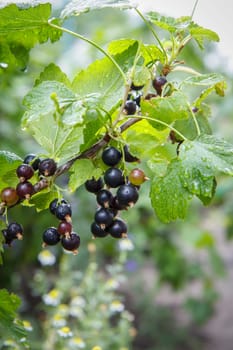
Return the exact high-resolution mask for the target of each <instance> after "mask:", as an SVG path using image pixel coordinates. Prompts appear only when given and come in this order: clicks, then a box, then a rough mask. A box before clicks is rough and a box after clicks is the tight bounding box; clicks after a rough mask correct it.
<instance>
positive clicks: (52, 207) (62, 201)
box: [49, 198, 68, 215]
mask: <svg viewBox="0 0 233 350" xmlns="http://www.w3.org/2000/svg"><path fill="white" fill-rule="evenodd" d="M59 204H68V202H67V201H66V200H65V199H58V198H55V199H54V200H53V201H52V202H51V203H50V204H49V210H50V212H51V214H53V215H55V213H56V209H57V206H58V205H59Z"/></svg>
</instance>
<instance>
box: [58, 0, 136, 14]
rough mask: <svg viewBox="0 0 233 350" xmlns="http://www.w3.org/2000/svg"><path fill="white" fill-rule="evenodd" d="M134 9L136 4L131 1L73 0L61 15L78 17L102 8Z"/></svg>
mask: <svg viewBox="0 0 233 350" xmlns="http://www.w3.org/2000/svg"><path fill="white" fill-rule="evenodd" d="M107 7H111V8H120V9H130V8H135V7H136V4H135V2H134V1H132V0H73V1H71V2H70V3H68V4H67V5H66V7H65V8H64V10H63V11H62V13H61V17H62V18H66V17H70V16H78V15H80V14H81V13H83V12H89V11H91V10H100V9H103V8H107Z"/></svg>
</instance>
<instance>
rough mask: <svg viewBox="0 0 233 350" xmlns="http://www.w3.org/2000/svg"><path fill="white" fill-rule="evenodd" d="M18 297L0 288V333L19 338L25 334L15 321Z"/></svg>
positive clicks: (18, 303) (18, 302)
mask: <svg viewBox="0 0 233 350" xmlns="http://www.w3.org/2000/svg"><path fill="white" fill-rule="evenodd" d="M19 305H20V299H19V298H18V297H17V296H16V295H15V294H13V293H11V294H9V293H8V291H7V290H6V289H1V290H0V334H2V335H3V334H4V336H5V337H7V336H8V337H13V338H14V339H18V340H20V339H21V338H23V337H25V336H26V331H25V329H24V327H23V326H22V325H21V323H20V322H19V321H17V322H16V317H17V314H16V311H17V309H18V307H19Z"/></svg>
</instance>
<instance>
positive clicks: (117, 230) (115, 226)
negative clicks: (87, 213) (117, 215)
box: [107, 219, 127, 238]
mask: <svg viewBox="0 0 233 350" xmlns="http://www.w3.org/2000/svg"><path fill="white" fill-rule="evenodd" d="M107 231H108V232H109V233H110V235H111V236H112V237H114V238H123V237H127V225H126V223H125V222H124V221H122V220H120V219H116V220H114V221H113V223H112V224H111V225H110V226H109V227H108V229H107Z"/></svg>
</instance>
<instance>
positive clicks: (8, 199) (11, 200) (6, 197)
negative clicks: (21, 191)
mask: <svg viewBox="0 0 233 350" xmlns="http://www.w3.org/2000/svg"><path fill="white" fill-rule="evenodd" d="M1 200H2V202H3V203H5V204H6V205H7V206H8V207H10V206H12V205H14V204H16V203H17V202H18V200H19V196H18V194H17V192H16V189H15V188H13V187H6V188H4V189H3V190H2V191H1Z"/></svg>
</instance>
